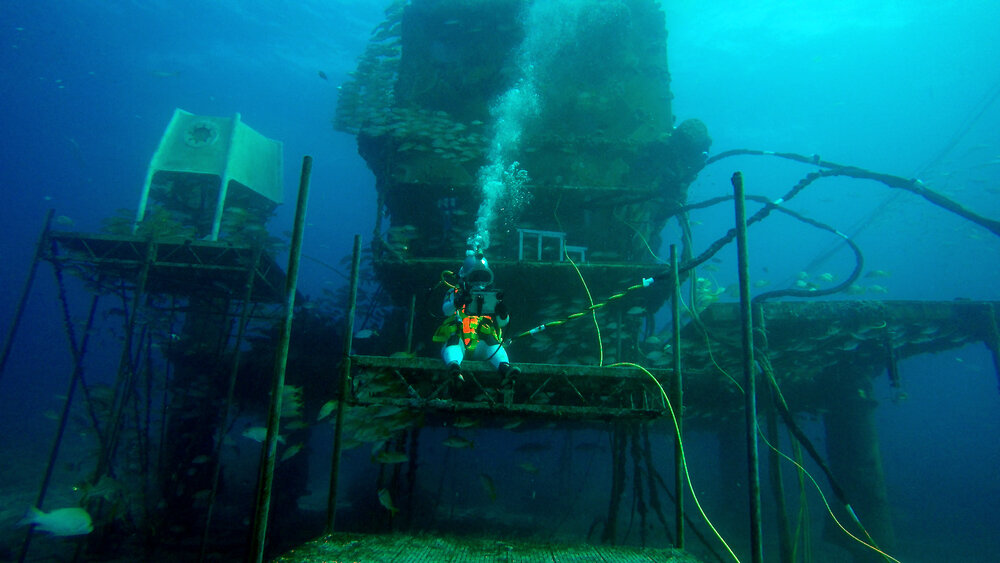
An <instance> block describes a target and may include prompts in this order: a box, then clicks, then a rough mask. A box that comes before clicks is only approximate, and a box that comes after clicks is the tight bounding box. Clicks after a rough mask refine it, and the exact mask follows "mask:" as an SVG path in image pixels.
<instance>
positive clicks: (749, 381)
mask: <svg viewBox="0 0 1000 563" xmlns="http://www.w3.org/2000/svg"><path fill="white" fill-rule="evenodd" d="M732 183H733V198H734V199H735V200H736V252H737V256H738V265H739V274H740V321H741V324H742V325H743V334H742V341H743V378H744V381H745V383H744V385H743V390H744V392H745V394H746V406H745V409H744V410H745V413H746V429H747V466H748V476H747V484H748V486H747V492H748V493H749V495H750V549H751V557H752V559H751V560H752V561H753V563H762V562H763V561H764V544H763V541H762V531H761V516H760V467H759V460H758V459H757V386H756V381H755V377H754V365H753V318H752V316H751V314H750V266H749V264H748V261H747V215H746V201H745V200H744V197H743V174H742V173H740V172H736V173H734V174H733V177H732Z"/></svg>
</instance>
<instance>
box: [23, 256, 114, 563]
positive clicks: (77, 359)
mask: <svg viewBox="0 0 1000 563" xmlns="http://www.w3.org/2000/svg"><path fill="white" fill-rule="evenodd" d="M57 267H58V265H57ZM99 299H100V297H99V296H98V295H97V294H95V295H94V296H93V297H92V298H91V301H90V314H89V315H87V325H86V328H85V329H84V331H83V340H82V341H81V342H80V347H79V348H77V345H76V337H75V336H74V335H73V329H72V327H71V326H70V324H69V320H70V319H69V315H68V312H69V310H68V309H64V313H67V315H66V323H67V324H66V333H67V335H68V336H69V340H70V343H69V344H70V352H72V354H73V375H72V376H70V379H69V389H68V390H67V391H66V399H65V400H64V401H63V408H62V414H60V416H59V427H58V429H56V436H55V438H53V439H52V447H51V448H50V449H49V461H48V463H47V464H46V465H45V473H44V475H43V477H42V484H41V486H39V487H38V496H36V497H35V507H37V508H38V509H39V510H41V508H42V503H44V502H45V495H46V493H48V490H49V483H50V482H51V481H52V471H53V469H54V468H55V466H56V459H58V457H59V447H60V446H61V445H62V440H63V436H64V435H65V433H66V424H67V423H68V422H69V414H70V408H71V407H72V406H73V394H74V393H75V392H76V388H77V382H78V381H80V379H81V378H82V377H83V357H84V355H85V354H86V353H87V342H88V341H89V340H90V331H91V328H93V326H94V314H95V313H96V312H97V302H98V300H99ZM34 531H35V526H34V525H32V526H28V532H27V534H25V536H24V542H23V543H21V553H20V555H19V556H18V558H17V560H18V562H19V563H24V561H25V559H26V558H27V556H28V550H29V549H30V548H31V537H32V535H33V534H34Z"/></svg>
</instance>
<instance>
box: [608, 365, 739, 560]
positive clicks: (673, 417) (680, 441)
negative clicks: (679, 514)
mask: <svg viewBox="0 0 1000 563" xmlns="http://www.w3.org/2000/svg"><path fill="white" fill-rule="evenodd" d="M618 366H629V367H634V368H637V369H639V370H641V371H642V372H643V373H645V374H646V375H648V376H649V378H650V379H652V380H653V383H655V384H656V386H657V387H658V388H659V389H660V394H661V395H663V402H665V403H666V404H667V408H669V409H670V420H672V421H673V423H674V435H675V436H677V445H678V446H679V448H678V449H679V450H680V452H681V466H682V467H683V468H684V478H685V479H686V480H687V484H688V489H690V490H691V498H693V499H694V505H695V506H697V507H698V512H699V513H700V514H701V517H702V518H704V519H705V523H707V524H708V527H709V528H711V529H712V533H714V534H715V537H717V538H719V541H720V542H722V545H724V546H726V551H728V552H729V555H731V556H732V557H733V559H735V560H736V563H740V558H739V557H737V556H736V554H735V553H733V550H732V548H730V547H729V544H728V543H726V540H725V539H723V537H722V534H720V533H719V531H718V530H716V529H715V526H714V525H713V524H712V521H711V520H709V519H708V515H707V514H705V511H704V509H702V507H701V503H700V502H699V501H698V495H697V493H695V492H694V483H692V482H691V474H690V473H689V472H688V467H687V457H686V456H685V455H684V440H683V439H682V438H681V429H680V426H679V425H678V424H677V413H675V412H674V407H673V405H671V404H670V399H669V398H668V397H667V392H666V391H664V390H663V386H662V385H660V382H659V381H657V380H656V377H654V376H653V374H652V373H649V370H647V369H646V368H644V367H642V366H640V365H639V364H634V363H632V362H618V363H615V364H611V366H609V367H618ZM676 493H677V498H681V495H683V494H684V491H676Z"/></svg>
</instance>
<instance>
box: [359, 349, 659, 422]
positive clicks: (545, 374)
mask: <svg viewBox="0 0 1000 563" xmlns="http://www.w3.org/2000/svg"><path fill="white" fill-rule="evenodd" d="M518 367H519V368H520V369H521V373H520V374H518V375H517V376H516V377H515V378H507V379H504V378H503V377H501V376H500V375H499V374H498V373H497V372H496V370H495V369H494V368H493V367H492V366H491V365H490V364H488V363H486V362H474V361H466V362H463V363H462V374H463V378H464V382H460V381H458V380H456V379H455V378H452V377H451V376H450V375H449V374H448V373H447V372H446V370H445V369H444V366H443V365H442V363H441V360H439V359H436V358H409V357H383V356H353V357H352V368H353V369H352V371H353V373H354V375H353V378H352V380H353V395H354V401H353V402H354V404H357V405H359V406H379V405H394V406H401V407H408V408H411V409H420V410H427V411H439V412H444V413H455V414H463V413H466V414H473V413H478V414H482V415H488V414H493V415H536V416H543V417H547V418H565V419H576V420H610V419H613V418H655V417H658V416H661V415H662V414H663V413H664V411H665V410H666V405H665V404H664V402H663V398H662V394H661V393H660V390H659V388H658V387H657V384H656V382H654V381H653V380H652V378H650V377H649V376H648V375H646V374H644V373H643V372H642V371H641V370H638V369H635V368H628V367H596V366H580V365H556V364H518ZM651 373H652V374H653V375H654V376H655V377H656V379H657V380H658V381H659V384H660V385H663V386H666V385H667V377H668V373H667V372H666V371H665V370H652V372H651Z"/></svg>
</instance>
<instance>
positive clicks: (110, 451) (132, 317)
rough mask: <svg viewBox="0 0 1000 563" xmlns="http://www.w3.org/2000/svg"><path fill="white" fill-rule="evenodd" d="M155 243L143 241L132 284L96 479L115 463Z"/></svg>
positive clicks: (130, 385) (154, 255)
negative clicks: (112, 406)
mask: <svg viewBox="0 0 1000 563" xmlns="http://www.w3.org/2000/svg"><path fill="white" fill-rule="evenodd" d="M156 250H157V244H156V241H155V240H153V239H150V240H148V241H146V255H145V257H143V262H142V269H141V270H140V271H139V279H138V280H137V281H136V284H135V292H134V293H133V295H132V310H131V311H129V313H128V315H129V316H128V322H127V323H125V324H126V327H125V343H124V344H123V345H122V355H121V357H120V358H119V359H118V375H117V379H115V388H114V393H113V394H112V397H113V399H112V400H113V401H114V403H113V404H114V408H113V409H112V415H111V421H110V422H109V423H108V433H107V439H106V440H105V443H104V444H103V448H104V449H103V451H102V452H101V458H100V460H98V463H97V471H96V472H95V474H94V477H95V479H99V478H100V477H101V475H104V474H105V473H107V471H108V470H109V469H110V468H111V464H112V462H113V461H114V457H115V449H116V448H117V447H118V437H119V433H120V432H121V426H122V420H121V419H122V416H124V414H123V413H124V412H125V403H127V402H128V398H129V395H130V394H131V389H132V378H133V377H135V373H133V371H134V370H133V365H132V340H133V339H134V337H135V323H136V320H137V319H138V318H139V309H140V308H141V307H142V300H143V299H144V298H145V296H146V283H147V282H148V281H149V270H150V268H152V266H153V263H154V262H156Z"/></svg>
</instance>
